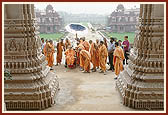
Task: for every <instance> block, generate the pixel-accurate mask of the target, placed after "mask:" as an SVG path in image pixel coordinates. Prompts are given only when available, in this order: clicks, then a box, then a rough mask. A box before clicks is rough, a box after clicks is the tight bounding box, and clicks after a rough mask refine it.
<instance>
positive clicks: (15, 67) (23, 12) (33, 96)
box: [4, 4, 58, 110]
mask: <svg viewBox="0 0 168 115" xmlns="http://www.w3.org/2000/svg"><path fill="white" fill-rule="evenodd" d="M4 15H5V16H4V55H5V57H4V61H5V62H4V68H5V69H8V70H9V71H10V72H11V74H12V77H13V80H6V81H5V86H4V93H5V94H4V99H5V103H6V108H7V110H13V109H15V110H17V109H18V110H26V109H28V110H32V109H44V108H47V107H50V106H51V105H52V104H53V103H54V96H55V95H56V93H57V91H58V81H57V77H56V75H55V74H54V73H52V72H50V68H49V67H47V66H46V64H47V63H46V61H45V57H44V55H42V53H41V42H40V38H39V36H38V35H37V34H38V32H37V25H36V20H35V15H34V5H33V4H5V5H4Z"/></svg>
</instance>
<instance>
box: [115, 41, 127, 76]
mask: <svg viewBox="0 0 168 115" xmlns="http://www.w3.org/2000/svg"><path fill="white" fill-rule="evenodd" d="M113 55H114V58H113V64H114V68H115V74H116V76H118V75H119V74H120V72H121V71H123V60H124V59H125V57H124V51H123V49H122V48H121V47H120V46H119V44H118V42H116V43H115V50H114V54H113ZM114 79H117V77H115V78H114Z"/></svg>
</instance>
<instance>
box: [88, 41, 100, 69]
mask: <svg viewBox="0 0 168 115" xmlns="http://www.w3.org/2000/svg"><path fill="white" fill-rule="evenodd" d="M90 55H91V62H92V64H93V68H92V72H96V67H99V48H98V46H97V45H96V43H92V45H91V48H90Z"/></svg>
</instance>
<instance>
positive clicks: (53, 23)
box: [36, 5, 63, 33]
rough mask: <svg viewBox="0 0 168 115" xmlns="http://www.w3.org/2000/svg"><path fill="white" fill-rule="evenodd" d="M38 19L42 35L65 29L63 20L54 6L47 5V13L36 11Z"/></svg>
mask: <svg viewBox="0 0 168 115" xmlns="http://www.w3.org/2000/svg"><path fill="white" fill-rule="evenodd" d="M36 18H37V23H38V26H39V27H40V28H39V32H40V33H56V32H59V31H60V30H61V28H62V27H63V19H62V18H61V17H60V16H59V14H58V13H57V12H56V11H54V9H53V7H52V5H47V7H46V9H45V11H39V10H37V9H36Z"/></svg>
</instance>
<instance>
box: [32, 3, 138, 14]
mask: <svg viewBox="0 0 168 115" xmlns="http://www.w3.org/2000/svg"><path fill="white" fill-rule="evenodd" d="M49 4H51V5H52V6H53V8H54V10H55V11H57V12H58V11H64V12H68V13H72V14H80V13H86V14H110V13H111V12H113V11H114V10H115V9H116V8H117V6H118V4H120V3H119V2H57V3H56V2H50V3H49V2H45V3H35V8H37V9H40V10H44V8H46V6H47V5H49ZM122 4H123V5H124V7H125V8H126V9H131V8H134V7H135V6H136V7H137V8H139V7H140V4H139V3H137V2H129V3H128V2H127V3H123V2H122Z"/></svg>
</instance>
